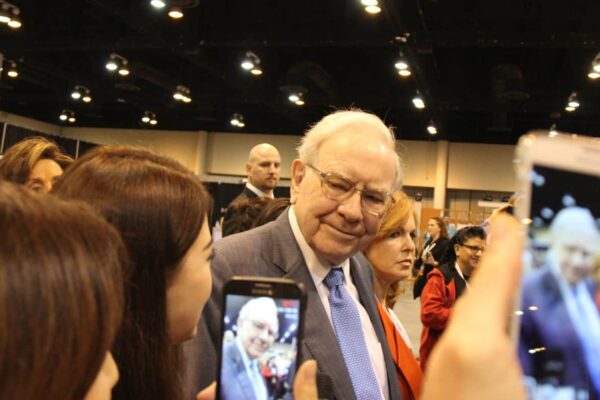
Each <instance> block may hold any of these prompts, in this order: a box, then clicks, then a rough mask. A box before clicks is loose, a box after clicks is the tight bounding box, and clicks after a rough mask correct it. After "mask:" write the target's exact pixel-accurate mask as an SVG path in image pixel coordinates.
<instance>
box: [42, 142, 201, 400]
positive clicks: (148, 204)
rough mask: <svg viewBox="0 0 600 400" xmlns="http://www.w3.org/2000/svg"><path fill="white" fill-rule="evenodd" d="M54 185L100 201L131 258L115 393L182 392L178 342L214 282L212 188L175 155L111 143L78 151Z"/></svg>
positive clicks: (66, 193)
mask: <svg viewBox="0 0 600 400" xmlns="http://www.w3.org/2000/svg"><path fill="white" fill-rule="evenodd" d="M53 192H54V193H55V194H56V195H58V196H60V197H62V198H68V199H77V200H82V201H85V202H87V203H89V204H91V205H92V206H93V207H94V208H95V209H97V210H98V211H99V212H100V213H101V214H102V215H103V216H104V217H105V218H106V219H107V220H108V221H109V222H110V223H111V224H113V226H115V227H116V228H117V230H119V232H120V233H121V236H122V237H123V240H124V242H125V245H126V247H127V250H128V253H129V256H130V259H131V263H132V272H131V276H130V278H129V282H128V283H127V285H126V287H125V313H124V318H123V324H122V326H121V329H120V331H119V333H118V335H117V339H116V342H115V346H114V354H115V358H116V360H117V365H118V366H119V368H120V369H121V379H120V381H119V383H118V384H117V386H116V388H115V391H114V398H116V399H151V398H152V399H169V400H177V399H180V398H182V394H181V387H180V384H179V382H180V376H179V373H180V371H179V363H180V350H179V348H178V346H176V344H178V343H181V342H183V341H185V340H188V339H190V338H191V337H192V336H193V335H194V333H195V329H196V325H197V323H198V319H199V318H200V313H201V311H202V308H203V306H204V304H205V303H206V300H207V299H208V296H209V294H210V290H211V282H212V281H211V274H210V267H209V264H210V254H211V237H210V233H209V230H208V223H207V219H206V218H207V217H206V216H207V214H208V212H209V210H210V207H211V200H210V197H209V196H208V193H207V192H206V190H205V189H204V187H203V186H202V184H201V183H200V182H199V181H198V180H197V179H196V177H195V176H194V175H193V174H192V173H191V172H190V171H188V170H187V169H186V168H185V167H183V166H182V165H181V164H179V163H178V162H176V161H174V160H171V159H169V158H166V157H162V156H158V155H156V154H153V153H151V152H149V151H146V150H142V149H135V148H129V147H108V146H107V147H99V148H96V149H93V150H92V151H90V152H88V153H87V154H86V155H84V156H83V157H81V158H80V159H78V160H77V162H75V163H74V164H73V165H72V166H71V167H70V168H69V170H67V171H66V172H65V174H64V175H63V177H62V179H61V181H60V182H58V184H57V185H56V186H55V188H54V191H53Z"/></svg>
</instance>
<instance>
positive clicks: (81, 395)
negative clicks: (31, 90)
mask: <svg viewBox="0 0 600 400" xmlns="http://www.w3.org/2000/svg"><path fill="white" fill-rule="evenodd" d="M0 226H1V227H2V240H0V398H1V399H66V400H77V399H85V400H106V399H110V392H111V390H112V387H113V386H114V385H115V383H116V381H117V379H118V376H119V375H118V371H117V369H116V366H115V363H114V360H113V358H112V356H111V355H110V353H109V350H110V348H111V345H112V343H113V339H114V337H115V334H116V332H117V329H118V327H119V323H120V320H121V315H122V306H123V278H122V276H123V275H122V270H124V269H125V268H124V266H125V265H126V253H125V249H124V246H123V243H122V241H121V239H120V237H119V234H118V233H117V231H116V230H115V229H114V228H113V227H112V226H110V224H108V223H107V222H106V221H105V220H104V219H103V218H102V217H101V216H99V215H97V214H96V213H95V212H94V211H93V210H92V209H91V208H90V207H88V206H86V205H83V204H77V203H76V204H69V203H67V202H64V201H62V200H59V199H56V198H53V197H44V198H42V197H41V196H37V195H35V194H33V193H31V192H30V191H29V190H27V189H24V188H22V187H19V186H16V185H13V184H11V183H7V182H4V183H2V182H0Z"/></svg>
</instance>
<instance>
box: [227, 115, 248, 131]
mask: <svg viewBox="0 0 600 400" xmlns="http://www.w3.org/2000/svg"><path fill="white" fill-rule="evenodd" d="M229 123H230V124H231V125H233V126H235V127H236V128H243V127H245V126H246V123H245V122H244V116H243V115H242V114H238V113H235V114H233V115H232V116H231V121H229Z"/></svg>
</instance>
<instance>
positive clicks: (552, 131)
mask: <svg viewBox="0 0 600 400" xmlns="http://www.w3.org/2000/svg"><path fill="white" fill-rule="evenodd" d="M557 135H558V132H557V131H556V124H552V126H551V127H550V130H549V131H548V136H550V137H556V136H557Z"/></svg>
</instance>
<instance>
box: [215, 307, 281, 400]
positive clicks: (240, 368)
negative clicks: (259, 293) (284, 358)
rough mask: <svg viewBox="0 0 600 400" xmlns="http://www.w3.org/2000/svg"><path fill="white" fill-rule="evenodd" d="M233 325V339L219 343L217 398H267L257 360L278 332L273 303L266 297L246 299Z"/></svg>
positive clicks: (234, 399) (277, 320)
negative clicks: (235, 331)
mask: <svg viewBox="0 0 600 400" xmlns="http://www.w3.org/2000/svg"><path fill="white" fill-rule="evenodd" d="M236 325H237V336H236V338H235V339H234V340H232V341H230V342H224V343H223V352H222V354H223V356H222V361H221V383H222V384H221V399H222V400H238V399H256V400H267V397H268V393H267V386H266V383H265V380H264V378H263V376H262V374H261V372H260V365H259V364H258V359H259V358H260V357H261V356H263V355H264V354H265V353H266V352H267V351H268V350H269V349H270V348H271V345H272V344H273V342H274V341H275V339H276V338H277V333H278V332H279V319H278V318H277V306H276V305H275V302H274V301H273V299H271V298H269V297H259V298H256V299H251V300H249V301H248V302H247V303H246V304H244V305H243V306H242V308H241V310H240V312H239V316H238V318H237V323H236Z"/></svg>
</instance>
